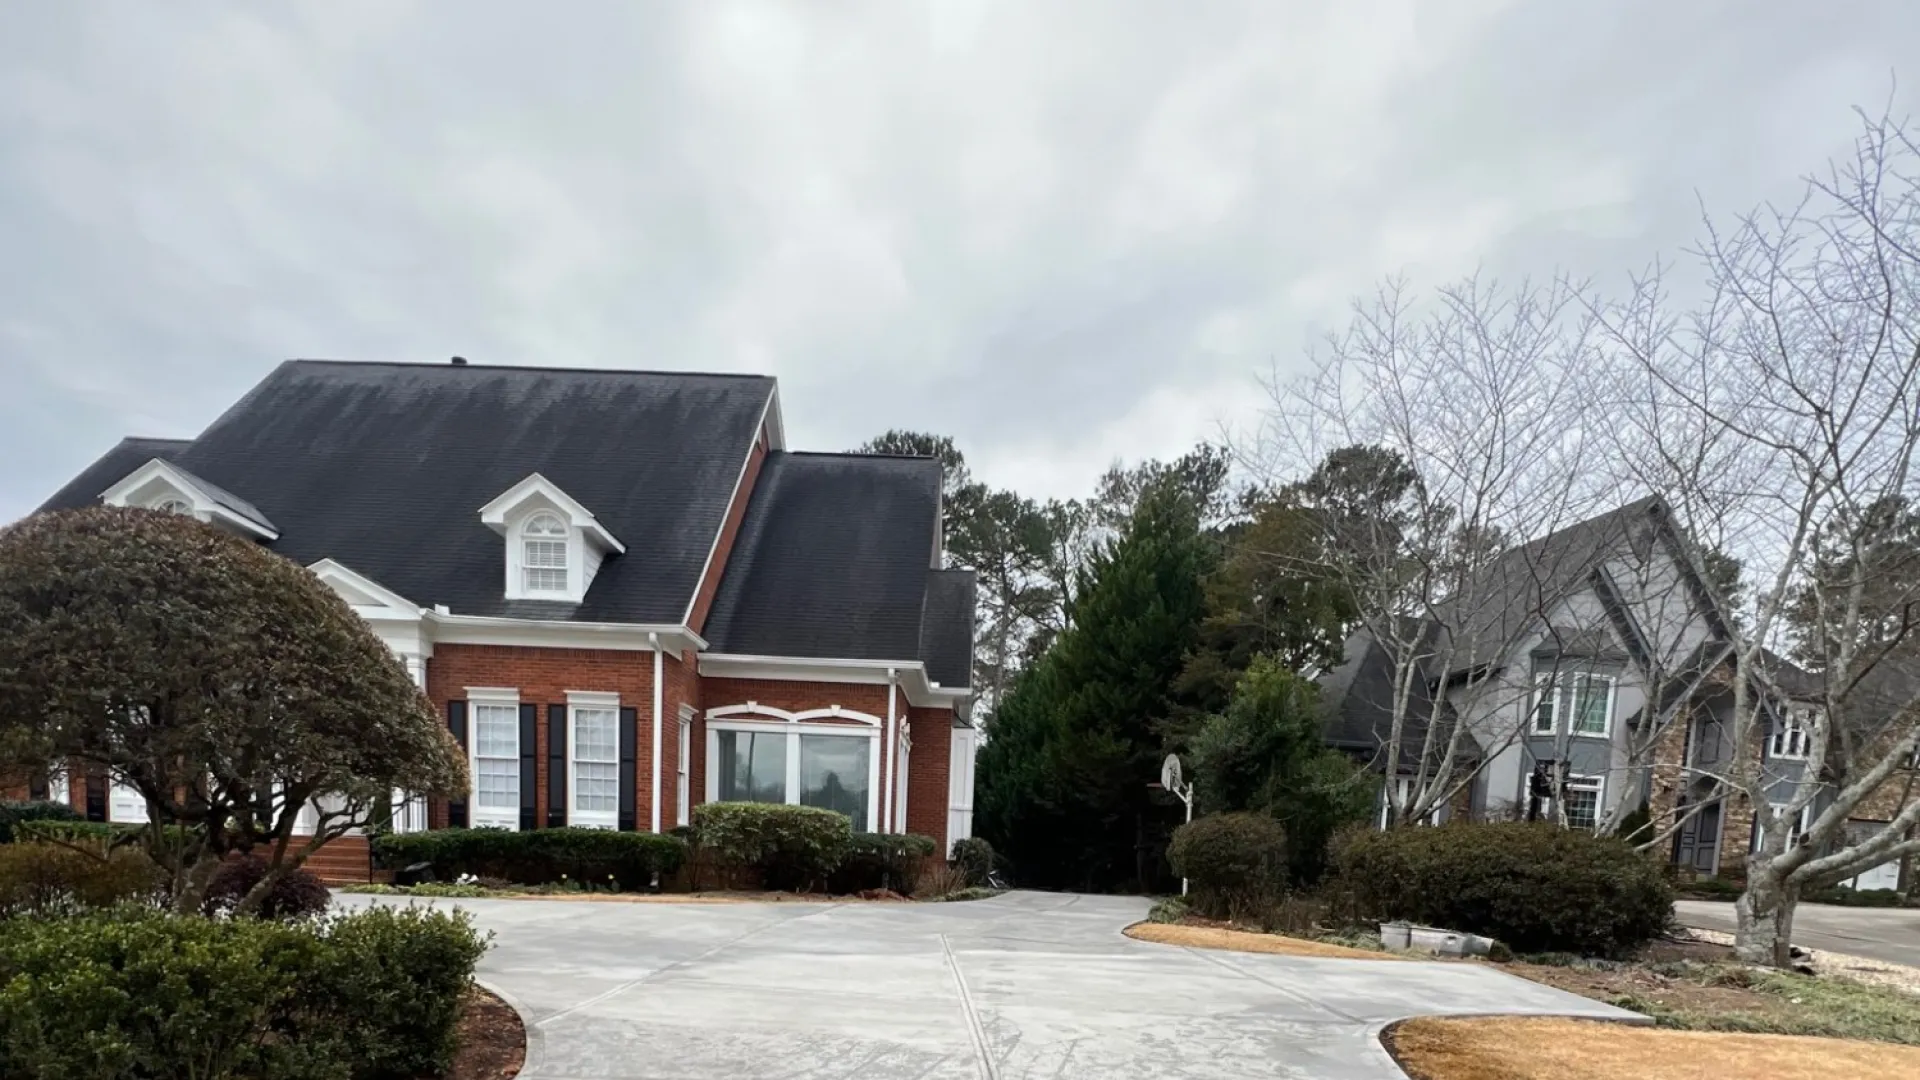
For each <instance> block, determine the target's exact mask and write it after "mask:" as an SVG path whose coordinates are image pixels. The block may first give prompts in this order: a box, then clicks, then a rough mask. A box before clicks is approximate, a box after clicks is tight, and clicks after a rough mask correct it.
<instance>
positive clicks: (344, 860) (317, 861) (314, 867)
mask: <svg viewBox="0 0 1920 1080" xmlns="http://www.w3.org/2000/svg"><path fill="white" fill-rule="evenodd" d="M306 867H307V869H308V870H311V871H313V873H314V876H315V877H318V878H319V879H320V880H321V881H324V882H326V883H327V884H329V885H360V884H365V883H366V882H369V881H372V880H373V850H372V848H370V847H369V846H368V845H367V838H366V837H364V836H341V837H336V838H334V839H332V840H329V841H327V843H326V845H325V846H323V847H322V848H321V849H320V850H319V851H316V852H314V853H313V854H312V855H310V856H308V857H307V863H306Z"/></svg>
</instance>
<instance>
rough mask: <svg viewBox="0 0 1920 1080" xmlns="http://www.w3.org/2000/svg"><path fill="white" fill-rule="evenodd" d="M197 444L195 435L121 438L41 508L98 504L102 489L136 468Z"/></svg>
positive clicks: (64, 507) (67, 508) (69, 508)
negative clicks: (194, 439)
mask: <svg viewBox="0 0 1920 1080" xmlns="http://www.w3.org/2000/svg"><path fill="white" fill-rule="evenodd" d="M191 445H193V440H192V439H146V438H141V437H139V436H137V435H132V436H128V437H127V438H124V439H121V440H120V441H119V442H118V443H117V444H115V445H114V447H113V449H111V450H108V451H107V452H106V453H104V454H101V455H100V456H99V457H98V458H97V459H95V460H94V463H93V464H91V465H89V466H87V467H86V468H84V469H82V470H80V475H79V476H76V477H74V478H73V479H72V480H69V481H67V484H66V486H65V487H62V488H61V489H60V490H59V491H56V492H54V493H53V496H52V497H51V498H49V499H48V500H47V501H46V502H43V503H41V504H40V506H39V509H41V510H72V509H75V508H77V507H82V506H94V505H97V504H98V503H99V502H100V493H101V492H103V491H105V490H107V489H108V488H110V487H112V486H113V485H115V484H117V483H119V482H120V481H121V480H123V479H125V478H126V475H127V474H128V473H130V472H132V471H133V470H135V469H137V468H139V467H140V466H142V465H145V464H146V463H147V462H149V461H152V460H153V459H154V458H159V459H160V460H162V461H165V462H167V463H168V464H172V463H173V460H174V459H175V458H176V457H179V456H180V452H181V451H183V450H185V449H186V448H187V447H189V446H191Z"/></svg>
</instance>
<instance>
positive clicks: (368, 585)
mask: <svg viewBox="0 0 1920 1080" xmlns="http://www.w3.org/2000/svg"><path fill="white" fill-rule="evenodd" d="M307 569H308V570H310V571H312V572H313V575H314V576H315V577H317V578H319V579H320V580H321V581H323V582H325V583H326V584H327V586H328V587H329V588H331V589H332V590H333V591H334V592H336V593H339V594H340V598H341V599H343V600H345V601H346V602H347V604H348V605H349V606H351V607H352V608H353V610H354V612H355V613H356V614H358V615H360V616H361V617H362V618H368V619H378V618H388V619H411V620H418V619H419V618H420V605H419V604H416V603H414V602H413V601H411V600H408V599H407V598H406V597H404V596H401V595H400V594H399V593H397V592H394V591H393V590H392V589H389V588H387V587H386V586H385V585H382V584H380V583H379V582H377V581H375V580H373V579H372V578H370V577H367V576H366V575H364V574H358V573H355V572H354V571H353V570H351V569H349V568H348V567H347V566H345V565H343V564H341V563H338V562H335V561H334V560H332V559H321V560H320V561H319V562H317V563H314V564H313V565H312V566H309V567H307Z"/></svg>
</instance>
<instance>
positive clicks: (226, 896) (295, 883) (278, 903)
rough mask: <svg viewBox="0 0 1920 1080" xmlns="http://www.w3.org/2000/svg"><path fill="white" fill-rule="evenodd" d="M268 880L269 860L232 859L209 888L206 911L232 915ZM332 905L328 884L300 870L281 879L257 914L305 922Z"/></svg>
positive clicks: (249, 856)
mask: <svg viewBox="0 0 1920 1080" xmlns="http://www.w3.org/2000/svg"><path fill="white" fill-rule="evenodd" d="M266 876H267V860H266V859H265V858H264V857H262V856H260V855H254V854H247V855H241V856H239V857H237V858H232V859H228V860H227V861H226V862H225V863H224V864H222V865H221V867H220V869H219V870H217V871H215V872H214V875H213V880H212V881H211V882H209V883H208V884H207V899H206V902H205V905H204V906H203V908H202V910H203V911H204V912H205V913H206V914H208V915H230V914H232V913H233V911H234V909H235V908H237V907H239V906H240V902H241V901H242V900H245V899H246V898H247V894H248V893H250V892H252V891H253V887H254V886H255V885H258V884H260V879H261V878H264V877H266ZM332 902H333V897H332V895H331V894H329V893H328V892H327V886H326V884H325V883H323V882H322V881H321V880H320V879H319V877H317V876H316V875H315V874H314V873H313V871H311V870H308V869H307V868H306V867H304V866H300V867H295V868H294V869H292V870H289V871H287V872H286V873H284V874H282V875H280V880H278V881H276V882H274V883H273V888H271V889H269V890H267V895H266V897H265V898H264V899H263V900H261V902H260V906H259V907H258V908H255V909H254V914H255V915H256V916H258V917H259V918H262V919H304V918H306V917H308V916H310V915H318V914H320V913H321V912H323V911H325V910H327V905H328V904H330V903H332Z"/></svg>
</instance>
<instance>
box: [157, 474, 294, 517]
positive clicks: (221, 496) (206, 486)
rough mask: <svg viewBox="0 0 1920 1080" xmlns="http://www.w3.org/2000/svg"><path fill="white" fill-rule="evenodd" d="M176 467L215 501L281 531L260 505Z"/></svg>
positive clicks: (243, 515)
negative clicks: (268, 518) (262, 510)
mask: <svg viewBox="0 0 1920 1080" xmlns="http://www.w3.org/2000/svg"><path fill="white" fill-rule="evenodd" d="M168 464H172V463H171V462H169V463H168ZM174 468H176V469H179V470H180V474H181V475H183V476H185V477H186V478H187V479H188V480H191V481H193V483H194V486H196V487H198V488H199V489H200V490H201V491H204V492H206V494H207V497H208V498H210V499H212V500H213V501H214V502H216V503H219V504H220V505H221V506H223V507H225V508H226V509H228V510H231V511H233V512H234V513H236V514H238V515H240V516H241V517H243V518H246V519H247V520H248V521H251V522H253V523H254V524H255V525H259V526H261V527H262V528H264V529H266V530H268V531H269V532H279V531H280V530H279V528H278V527H276V526H275V525H274V523H273V522H271V521H269V520H267V515H265V514H263V513H261V512H260V508H259V507H257V506H255V505H253V504H252V503H250V502H248V501H247V500H245V499H243V498H241V497H240V496H238V495H235V494H234V493H233V492H231V491H228V490H227V489H226V488H223V487H221V486H220V485H219V484H216V483H214V482H213V481H211V480H208V479H207V478H206V477H204V476H195V475H194V474H192V473H190V472H188V471H187V470H185V469H181V468H180V466H178V465H174Z"/></svg>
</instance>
